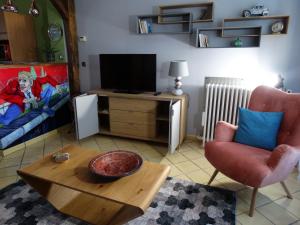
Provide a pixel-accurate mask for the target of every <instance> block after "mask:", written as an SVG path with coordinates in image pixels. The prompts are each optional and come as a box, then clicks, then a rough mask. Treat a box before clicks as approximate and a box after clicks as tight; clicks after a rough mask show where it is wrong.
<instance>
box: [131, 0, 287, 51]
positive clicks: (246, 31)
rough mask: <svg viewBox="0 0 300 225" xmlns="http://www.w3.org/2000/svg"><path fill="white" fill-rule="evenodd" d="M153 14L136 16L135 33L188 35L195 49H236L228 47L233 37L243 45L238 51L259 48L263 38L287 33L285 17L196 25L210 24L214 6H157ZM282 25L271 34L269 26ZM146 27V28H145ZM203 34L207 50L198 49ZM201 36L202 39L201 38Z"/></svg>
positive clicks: (265, 17) (209, 3)
mask: <svg viewBox="0 0 300 225" xmlns="http://www.w3.org/2000/svg"><path fill="white" fill-rule="evenodd" d="M158 11H159V14H157V15H142V16H137V22H136V24H137V33H138V34H190V33H191V34H192V35H191V43H192V45H193V46H195V47H196V48H238V47H234V46H233V45H232V43H233V41H234V40H235V39H236V38H238V37H239V38H240V39H241V40H242V42H243V46H242V47H239V48H250V47H260V42H261V36H263V35H286V34H288V27H289V20H290V17H289V16H286V15H272V16H252V17H238V18H225V19H223V21H222V26H221V27H209V26H207V27H206V28H203V27H202V26H203V25H202V26H200V25H197V28H196V29H194V28H193V26H194V24H196V23H208V22H213V17H214V3H213V2H206V3H189V4H177V5H161V6H159V7H158ZM141 21H146V23H147V24H150V32H149V30H146V32H145V31H144V30H145V29H144V30H143V29H142V28H141V25H140V24H141ZM275 22H282V23H283V25H284V28H283V30H282V31H281V32H280V33H273V32H272V25H273V24H274V23H275ZM147 27H148V26H147ZM200 33H203V34H205V35H206V36H207V37H208V39H209V42H210V45H209V46H208V47H200V45H199V34H200ZM202 37H203V36H202Z"/></svg>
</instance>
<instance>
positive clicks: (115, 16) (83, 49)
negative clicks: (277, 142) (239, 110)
mask: <svg viewBox="0 0 300 225" xmlns="http://www.w3.org/2000/svg"><path fill="white" fill-rule="evenodd" d="M190 2H199V1H195V0H173V1H171V0H164V1H162V0H143V1H141V0H84V1H82V0H75V3H76V16H77V26H78V27H77V28H78V35H79V36H82V35H86V36H87V37H88V42H86V43H79V55H80V61H85V62H87V67H85V68H84V67H81V68H80V82H81V89H82V91H86V90H89V89H92V88H96V87H99V85H100V74H99V59H98V54H100V53H156V54H157V87H158V90H161V91H166V90H167V89H169V88H171V87H172V86H173V80H172V79H170V78H168V76H167V73H168V66H169V61H171V60H174V59H186V60H187V61H188V62H189V67H190V74H191V76H190V77H188V78H184V80H183V83H184V91H185V92H187V93H188V94H189V95H190V107H189V115H188V117H189V118H188V133H189V134H198V131H199V130H200V129H201V127H200V124H201V112H202V110H203V101H204V99H203V84H204V77H205V76H230V77H249V76H250V77H252V76H255V75H258V74H260V73H262V72H261V71H264V72H263V74H260V75H262V76H268V74H269V73H277V74H282V75H283V76H284V77H285V79H286V85H287V87H288V88H290V89H292V90H293V91H300V76H299V71H300V62H299V57H300V44H299V37H300V26H299V22H300V1H299V0H285V1H283V0H265V1H264V3H265V6H267V7H269V8H270V12H271V14H273V15H290V16H291V21H290V25H289V34H288V35H283V36H264V37H263V38H262V42H261V47H260V48H247V49H233V48H229V49H197V48H195V47H193V46H191V45H190V44H189V42H190V41H189V38H190V37H189V36H188V35H136V34H135V33H134V28H135V24H134V23H133V18H134V16H136V15H141V14H152V13H154V12H155V10H156V6H158V5H165V4H177V3H190ZM200 2H201V1H200ZM214 2H215V18H214V23H213V24H209V25H208V26H212V25H215V26H220V25H221V21H222V19H223V18H230V17H239V16H240V12H241V11H242V9H244V8H249V7H251V6H253V5H255V4H256V3H257V1H256V0H248V1H241V0H215V1H214Z"/></svg>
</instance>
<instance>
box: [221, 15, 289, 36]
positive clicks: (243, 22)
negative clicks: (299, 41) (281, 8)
mask: <svg viewBox="0 0 300 225" xmlns="http://www.w3.org/2000/svg"><path fill="white" fill-rule="evenodd" d="M289 20H290V17H289V16H281V15H279V16H252V17H239V18H226V19H224V20H223V27H227V26H256V25H258V22H259V24H260V26H262V34H261V35H274V34H273V33H272V30H271V26H272V24H273V23H275V22H278V21H280V22H282V23H283V24H284V28H283V31H282V32H281V33H280V34H276V35H285V34H287V33H288V27H289Z"/></svg>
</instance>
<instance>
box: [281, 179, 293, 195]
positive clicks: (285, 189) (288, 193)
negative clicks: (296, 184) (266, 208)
mask: <svg viewBox="0 0 300 225" xmlns="http://www.w3.org/2000/svg"><path fill="white" fill-rule="evenodd" d="M280 184H281V186H282V187H283V189H284V191H285V193H286V195H287V198H289V199H293V196H292V194H291V192H290V191H289V189H288V188H287V186H286V185H285V183H284V181H281V182H280Z"/></svg>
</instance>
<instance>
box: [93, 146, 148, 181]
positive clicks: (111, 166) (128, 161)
mask: <svg viewBox="0 0 300 225" xmlns="http://www.w3.org/2000/svg"><path fill="white" fill-rule="evenodd" d="M142 164H143V159H142V157H141V156H139V155H138V154H136V153H134V152H129V151H123V150H118V151H110V152H106V153H103V154H101V155H98V156H96V157H95V158H93V159H92V160H91V161H90V163H89V169H90V171H91V172H92V173H94V174H97V175H99V176H101V177H104V178H113V179H114V178H121V177H125V176H129V175H131V174H133V173H135V172H136V171H138V169H139V168H140V167H141V166H142Z"/></svg>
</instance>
